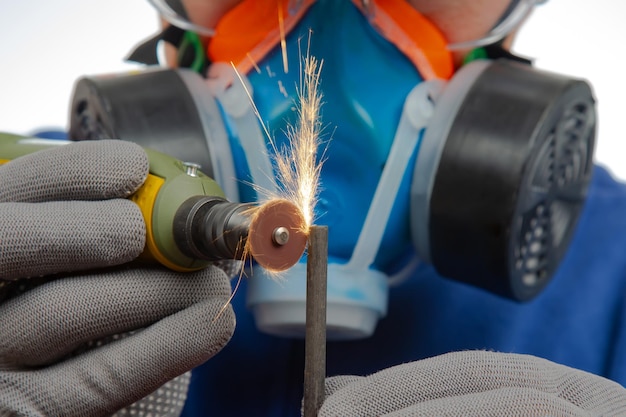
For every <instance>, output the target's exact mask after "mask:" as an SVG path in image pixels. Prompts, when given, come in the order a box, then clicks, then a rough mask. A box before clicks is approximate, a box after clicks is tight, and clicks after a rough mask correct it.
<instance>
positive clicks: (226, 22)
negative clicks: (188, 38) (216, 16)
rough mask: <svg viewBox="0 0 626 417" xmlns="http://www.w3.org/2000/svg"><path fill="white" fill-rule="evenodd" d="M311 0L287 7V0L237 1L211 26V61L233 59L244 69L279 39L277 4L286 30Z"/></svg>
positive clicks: (303, 11)
mask: <svg viewBox="0 0 626 417" xmlns="http://www.w3.org/2000/svg"><path fill="white" fill-rule="evenodd" d="M314 2H315V0H301V1H300V2H298V3H299V4H298V6H297V10H295V11H292V12H291V13H290V11H289V0H246V1H243V2H241V3H240V4H238V5H237V6H236V7H234V8H233V9H232V10H231V11H229V12H228V13H227V14H226V15H225V16H224V17H222V18H221V19H220V21H219V23H218V24H217V26H216V27H215V36H213V38H212V39H211V41H210V42H209V47H208V56H209V58H210V59H211V61H213V62H233V63H234V64H235V66H236V67H237V70H238V71H240V72H242V73H248V72H249V71H250V70H251V69H252V68H253V67H255V66H256V63H257V62H259V61H261V60H262V59H263V58H264V57H265V56H266V55H267V54H268V53H269V52H270V51H271V50H272V48H274V47H275V46H276V45H277V44H278V43H280V41H281V33H280V32H281V30H280V26H279V15H280V13H281V12H280V11H279V8H280V9H281V10H282V16H283V18H284V20H283V25H284V30H285V34H287V33H289V32H290V31H291V30H292V29H293V28H294V27H295V25H296V23H298V21H299V20H300V19H301V18H302V16H303V15H304V14H305V13H306V11H307V10H308V8H309V7H310V6H311V5H312V4H313V3H314Z"/></svg>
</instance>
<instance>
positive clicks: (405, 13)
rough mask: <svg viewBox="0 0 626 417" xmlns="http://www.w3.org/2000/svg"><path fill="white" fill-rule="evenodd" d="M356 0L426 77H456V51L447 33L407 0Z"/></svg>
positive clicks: (371, 20) (380, 29)
mask: <svg viewBox="0 0 626 417" xmlns="http://www.w3.org/2000/svg"><path fill="white" fill-rule="evenodd" d="M352 1H353V3H354V4H355V5H356V6H357V7H358V8H360V9H361V11H362V12H363V13H364V14H365V15H366V16H368V18H369V21H370V23H371V24H372V25H373V26H374V27H375V28H376V29H377V30H378V31H379V33H380V34H381V35H382V36H383V37H385V38H386V39H387V40H388V41H390V42H392V43H393V44H394V45H396V47H397V48H398V49H399V50H400V51H401V52H402V53H403V54H404V55H406V56H407V58H408V59H409V60H411V62H413V65H415V67H416V68H417V69H418V70H419V71H420V74H421V75H422V77H424V79H426V80H430V79H433V78H443V79H449V78H450V77H452V74H453V72H454V66H453V62H452V55H451V54H450V52H449V51H448V50H447V48H446V46H447V43H446V40H445V38H444V36H443V34H442V33H441V31H439V29H438V28H437V27H436V26H435V25H434V24H433V23H432V22H431V21H430V20H428V19H427V18H425V17H424V16H422V15H421V14H420V13H419V12H418V11H417V10H415V9H414V8H413V7H412V6H411V5H410V4H409V3H408V2H407V1H406V0H373V1H372V3H370V4H369V5H368V6H367V8H366V7H365V6H363V2H362V0H352Z"/></svg>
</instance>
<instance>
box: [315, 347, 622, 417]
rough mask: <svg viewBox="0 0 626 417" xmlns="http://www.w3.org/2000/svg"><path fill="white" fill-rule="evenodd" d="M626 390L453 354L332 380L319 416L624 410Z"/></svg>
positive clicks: (523, 358) (549, 368) (535, 362)
mask: <svg viewBox="0 0 626 417" xmlns="http://www.w3.org/2000/svg"><path fill="white" fill-rule="evenodd" d="M624 415H626V389H624V388H623V387H621V386H620V385H619V384H617V383H615V382H613V381H609V380H607V379H604V378H601V377H599V376H596V375H592V374H589V373H586V372H583V371H579V370H576V369H572V368H568V367H566V366H563V365H558V364H555V363H553V362H550V361H547V360H545V359H540V358H537V357H534V356H528V355H518V354H503V353H495V352H486V351H465V352H455V353H449V354H445V355H441V356H436V357H433V358H429V359H425V360H421V361H416V362H410V363H406V364H403V365H399V366H395V367H392V368H388V369H385V370H383V371H380V372H378V373H375V374H373V375H370V376H367V377H359V376H339V377H332V378H328V379H327V380H326V400H325V402H324V404H323V405H322V408H321V410H320V412H319V416H320V417H323V416H333V417H339V416H394V417H399V416H438V417H439V416H464V417H467V416H481V417H486V416H487V417H488V416H494V417H495V416H498V417H507V416H519V417H522V416H523V417H533V416H542V417H543V416H581V417H582V416H586V417H590V416H604V417H608V416H624Z"/></svg>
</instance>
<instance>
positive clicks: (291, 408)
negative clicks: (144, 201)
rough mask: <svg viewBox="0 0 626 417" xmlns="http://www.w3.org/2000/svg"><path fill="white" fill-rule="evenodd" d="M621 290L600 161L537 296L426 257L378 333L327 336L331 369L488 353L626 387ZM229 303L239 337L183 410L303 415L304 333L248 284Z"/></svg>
mask: <svg viewBox="0 0 626 417" xmlns="http://www.w3.org/2000/svg"><path fill="white" fill-rule="evenodd" d="M252 279H254V278H252ZM244 285H245V283H244ZM625 298H626V186H625V185H623V184H621V183H619V182H617V181H615V180H614V179H613V178H612V177H611V176H610V174H609V173H608V172H607V171H606V170H605V169H603V168H600V167H596V169H595V171H594V176H593V180H592V183H591V186H590V189H589V193H588V199H587V201H586V203H585V207H584V210H583V213H582V215H581V218H580V220H579V223H578V228H577V230H576V233H575V236H574V238H573V241H572V244H571V246H570V249H569V251H568V253H567V255H566V257H565V259H564V261H563V263H562V264H561V266H560V268H559V270H558V272H557V274H556V276H555V277H554V278H553V280H552V282H551V283H550V284H549V285H548V286H547V288H546V289H545V290H544V291H543V292H542V293H541V294H540V295H539V296H538V297H537V298H535V299H534V300H532V301H531V302H528V303H525V304H520V303H516V302H513V301H509V300H505V299H502V298H499V297H497V296H495V295H492V294H489V293H486V292H484V291H481V290H479V289H475V288H473V287H469V286H467V285H464V284H461V283H457V282H453V281H450V280H447V279H445V278H442V277H440V276H438V275H437V273H436V272H435V271H434V270H433V268H432V267H430V266H429V265H422V266H420V267H419V269H418V270H417V272H416V273H415V275H414V276H413V277H411V279H409V280H408V281H406V282H404V283H403V284H401V285H400V286H398V287H396V288H393V289H392V290H391V294H390V300H389V312H388V315H387V317H386V318H384V319H383V320H381V321H380V323H379V325H378V327H377V330H376V332H375V334H374V335H373V336H372V337H371V338H369V339H365V340H361V341H349V342H329V344H328V348H327V361H328V367H327V375H328V376H333V375H342V374H357V375H367V374H370V373H373V372H376V371H379V370H381V369H384V368H387V367H390V366H393V365H397V364H400V363H403V362H407V361H413V360H417V359H422V358H426V357H429V356H434V355H439V354H442V353H446V352H450V351H458V350H467V349H489V350H495V351H501V352H516V353H526V354H531V355H536V356H539V357H542V358H546V359H549V360H551V361H554V362H557V363H560V364H563V365H567V366H570V367H573V368H578V369H582V370H585V371H588V372H592V373H594V374H597V375H602V376H605V377H607V378H610V379H612V380H615V381H617V382H619V383H620V384H622V385H625V386H626V331H625V330H626V308H625V305H624V304H625V303H624V301H625ZM233 306H234V309H235V313H236V315H237V328H236V331H235V334H234V336H233V338H232V340H231V341H230V343H229V344H228V345H227V346H226V347H225V348H224V349H223V350H222V351H221V352H220V353H218V354H217V355H216V356H215V357H214V358H212V359H211V360H209V361H208V362H207V363H206V364H204V365H202V366H200V367H199V368H197V369H195V370H194V372H193V376H192V384H191V387H190V391H189V397H188V400H187V403H186V406H185V410H184V412H183V415H184V416H186V417H191V416H206V415H219V416H244V415H246V416H273V417H279V416H299V415H300V407H301V399H302V383H303V373H304V343H303V341H302V340H289V339H283V338H278V337H274V336H269V335H265V334H262V333H260V332H259V331H258V330H257V329H256V327H255V324H254V321H253V317H252V314H251V313H250V312H249V311H247V310H246V308H245V287H244V288H243V289H242V288H240V289H239V292H238V294H237V295H235V298H234V300H233Z"/></svg>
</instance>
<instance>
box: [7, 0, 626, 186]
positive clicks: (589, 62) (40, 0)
mask: <svg viewBox="0 0 626 417" xmlns="http://www.w3.org/2000/svg"><path fill="white" fill-rule="evenodd" d="M207 1H211V0H207ZM468 1H470V0H468ZM1 2H2V3H1V5H0V130H1V131H10V132H15V133H28V132H29V131H31V130H32V129H33V128H36V127H41V126H47V127H62V128H63V127H65V126H66V124H67V121H66V119H67V109H68V105H69V98H70V96H71V91H72V85H73V83H74V81H75V80H76V78H78V77H79V76H81V75H85V74H101V73H105V72H119V71H122V70H125V69H129V68H132V66H130V65H128V64H124V63H123V60H122V59H123V57H124V56H125V55H126V54H127V52H128V51H130V50H131V48H132V47H133V46H134V45H135V44H136V43H137V42H139V41H140V40H142V39H144V38H146V37H148V36H150V35H151V34H152V33H153V32H154V31H155V30H156V28H157V17H156V13H155V12H154V11H152V9H151V7H150V6H149V5H148V3H147V1H146V0H106V1H95V0H48V1H44V0H20V1H17V0H15V1H10V0H1ZM625 11H626V3H625V2H622V1H617V0H595V1H593V2H592V1H590V0H550V1H549V2H548V3H546V4H545V5H543V6H540V7H538V8H537V10H536V11H535V13H534V14H533V16H532V17H531V19H530V20H529V22H528V23H527V25H526V26H525V27H524V29H523V30H522V31H521V33H520V34H519V37H518V40H517V43H516V47H515V50H516V51H517V52H518V53H520V54H522V55H525V56H529V57H534V58H536V61H535V62H536V65H537V66H538V67H539V68H543V69H548V70H552V71H555V72H560V73H564V74H568V75H572V76H577V77H583V78H586V79H588V80H589V81H591V83H592V84H593V85H594V88H595V93H596V97H597V99H598V107H599V113H600V124H599V139H598V146H597V149H596V160H597V161H598V162H600V163H602V164H605V165H608V166H609V167H610V168H611V170H612V171H613V172H614V173H615V174H616V175H617V176H618V177H620V178H622V179H626V152H625V151H626V145H625V144H624V139H626V132H625V131H624V130H625V129H624V126H626V123H625V122H626V120H624V119H625V116H624V115H623V114H622V113H623V109H624V101H625V100H624V96H625V93H626V87H625V86H624V82H625V81H626V74H625V71H626V66H625V65H624V64H626V58H625V57H624V52H623V41H624V40H625V39H626V12H625Z"/></svg>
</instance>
